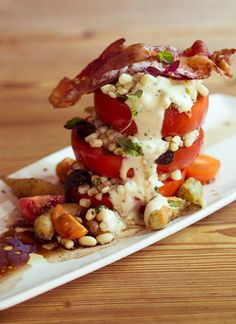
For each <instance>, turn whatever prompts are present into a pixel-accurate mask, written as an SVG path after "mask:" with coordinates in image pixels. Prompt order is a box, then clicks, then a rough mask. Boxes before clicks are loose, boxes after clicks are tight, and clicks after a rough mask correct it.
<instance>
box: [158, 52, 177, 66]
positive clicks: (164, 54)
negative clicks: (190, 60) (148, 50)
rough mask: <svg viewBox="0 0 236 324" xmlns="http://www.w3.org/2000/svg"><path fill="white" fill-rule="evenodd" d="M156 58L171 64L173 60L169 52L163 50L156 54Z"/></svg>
mask: <svg viewBox="0 0 236 324" xmlns="http://www.w3.org/2000/svg"><path fill="white" fill-rule="evenodd" d="M158 58H159V60H160V61H161V62H163V63H166V64H171V63H173V62H174V59H175V58H174V56H173V54H172V53H171V52H169V51H167V50H164V51H162V52H160V53H159V54H158Z"/></svg>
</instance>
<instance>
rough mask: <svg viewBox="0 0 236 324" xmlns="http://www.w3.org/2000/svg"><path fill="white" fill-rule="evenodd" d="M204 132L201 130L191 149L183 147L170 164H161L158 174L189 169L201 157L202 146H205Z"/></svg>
mask: <svg viewBox="0 0 236 324" xmlns="http://www.w3.org/2000/svg"><path fill="white" fill-rule="evenodd" d="M203 138H204V132H203V130H202V129H200V133H199V136H198V138H197V139H196V141H195V142H194V143H193V145H191V146H190V147H181V148H179V149H178V151H176V152H175V153H174V159H173V162H172V163H169V164H159V165H158V167H157V171H158V172H172V171H174V170H176V169H185V168H186V167H188V166H189V165H190V164H191V163H192V162H193V161H194V160H195V159H196V157H197V156H198V155H199V152H200V149H201V146H202V144H203Z"/></svg>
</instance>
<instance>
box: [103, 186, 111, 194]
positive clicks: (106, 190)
mask: <svg viewBox="0 0 236 324" xmlns="http://www.w3.org/2000/svg"><path fill="white" fill-rule="evenodd" d="M109 190H110V187H109V186H106V187H104V188H102V190H101V193H103V194H105V193H108V191H109Z"/></svg>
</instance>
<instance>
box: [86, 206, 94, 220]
mask: <svg viewBox="0 0 236 324" xmlns="http://www.w3.org/2000/svg"><path fill="white" fill-rule="evenodd" d="M95 217H96V210H95V209H94V208H89V209H88V210H87V213H86V215H85V218H86V219H87V221H90V220H93V219H94V218H95Z"/></svg>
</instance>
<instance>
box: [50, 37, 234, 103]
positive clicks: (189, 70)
mask: <svg viewBox="0 0 236 324" xmlns="http://www.w3.org/2000/svg"><path fill="white" fill-rule="evenodd" d="M124 42H125V39H124V38H121V39H118V40H117V41H115V42H114V43H112V44H111V45H109V46H108V47H107V48H106V49H105V50H104V51H103V52H102V54H101V55H100V56H99V57H98V58H97V59H95V60H94V61H92V62H91V63H90V64H88V65H87V66H86V67H85V69H83V70H82V71H81V73H80V74H79V75H77V76H76V77H75V78H74V79H72V80H70V79H69V78H67V77H65V78H64V79H62V80H61V81H60V82H59V84H58V85H57V87H56V88H55V89H54V90H53V92H52V94H51V95H50V97H49V101H50V103H51V104H52V105H53V106H54V107H55V108H64V107H70V106H73V105H74V104H75V103H76V102H77V101H78V100H79V99H80V98H81V96H82V95H84V94H86V93H91V92H94V91H96V90H97V89H99V88H100V87H101V86H103V85H104V84H107V83H112V82H115V81H116V80H117V79H118V77H119V75H120V74H121V73H124V72H126V73H130V74H131V75H132V74H134V73H137V72H148V73H150V74H153V75H155V76H158V75H162V76H166V77H170V78H173V79H181V80H191V79H206V78H208V77H209V76H210V74H211V72H212V71H213V70H214V71H216V72H217V73H220V74H221V75H224V76H226V77H232V74H231V72H230V69H229V65H230V57H231V55H232V54H234V53H235V52H236V49H223V50H220V51H216V52H214V53H213V54H212V55H211V54H210V53H209V51H208V49H207V47H206V45H205V44H204V43H203V42H202V41H200V40H197V41H196V42H194V43H193V45H192V46H191V47H190V48H187V49H185V50H184V51H180V50H178V49H176V48H174V47H162V46H146V45H144V44H141V43H138V44H133V45H130V46H128V47H127V46H124ZM164 50H168V51H169V52H171V53H172V55H173V57H174V62H173V63H172V64H170V65H168V64H166V63H163V62H162V61H161V60H160V58H159V55H158V54H159V53H160V52H162V51H164Z"/></svg>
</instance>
